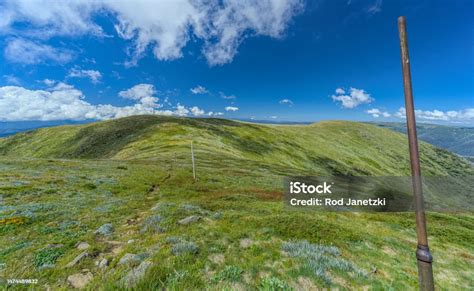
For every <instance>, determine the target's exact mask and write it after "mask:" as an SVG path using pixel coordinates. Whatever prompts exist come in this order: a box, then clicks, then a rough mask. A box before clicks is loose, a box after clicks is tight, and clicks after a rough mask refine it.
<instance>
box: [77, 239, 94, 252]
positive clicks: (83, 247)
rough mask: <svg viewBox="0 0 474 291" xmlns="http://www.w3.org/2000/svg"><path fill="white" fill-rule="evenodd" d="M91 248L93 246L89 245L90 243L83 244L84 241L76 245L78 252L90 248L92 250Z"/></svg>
mask: <svg viewBox="0 0 474 291" xmlns="http://www.w3.org/2000/svg"><path fill="white" fill-rule="evenodd" d="M90 246H91V245H90V244H88V243H86V242H83V241H82V242H78V243H77V244H76V248H77V249H78V250H81V251H83V250H87V249H88V248H90Z"/></svg>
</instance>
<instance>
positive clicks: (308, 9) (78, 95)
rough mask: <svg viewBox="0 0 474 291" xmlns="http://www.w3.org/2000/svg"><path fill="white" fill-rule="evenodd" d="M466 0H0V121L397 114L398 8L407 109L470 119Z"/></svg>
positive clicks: (422, 116)
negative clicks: (404, 36)
mask: <svg viewBox="0 0 474 291" xmlns="http://www.w3.org/2000/svg"><path fill="white" fill-rule="evenodd" d="M46 3H47V4H46ZM473 3H474V2H472V1H468V0H464V1H461V0H458V1H448V0H444V1H395V0H390V1H389V0H385V1H382V0H370V1H365V0H352V1H351V0H345V1H329V0H326V1H300V0H268V1H251V0H246V1H242V0H240V1H237V0H228V1H218V0H215V1H208V3H207V5H203V4H202V1H187V0H179V1H178V0H176V1H167V0H164V1H155V2H153V1H151V2H150V1H143V2H142V1H138V2H136V3H135V4H133V3H132V2H131V1H106V0H104V1H82V2H81V1H75V2H73V3H70V2H69V3H67V2H66V3H53V2H51V1H35V0H29V1H0V46H1V54H0V121H19V120H65V119H71V120H84V119H108V118H117V117H122V116H128V115H132V114H143V113H152V114H166V115H181V116H185V115H186V116H217V117H224V118H249V119H250V118H251V119H258V120H275V121H317V120H325V119H350V120H376V121H403V120H404V112H403V106H404V103H403V91H402V80H401V66H400V52H399V42H398V31H397V17H398V16H400V15H405V16H406V17H407V22H408V36H409V46H410V47H409V49H410V54H411V66H412V76H413V84H414V94H415V106H416V108H417V109H418V111H417V116H418V120H419V121H424V122H440V123H454V124H470V125H472V124H474V78H473V77H474V33H473V32H474V31H473V28H474V23H473V22H474V17H473V12H472V11H474V9H473V8H474V7H473V6H474V4H473Z"/></svg>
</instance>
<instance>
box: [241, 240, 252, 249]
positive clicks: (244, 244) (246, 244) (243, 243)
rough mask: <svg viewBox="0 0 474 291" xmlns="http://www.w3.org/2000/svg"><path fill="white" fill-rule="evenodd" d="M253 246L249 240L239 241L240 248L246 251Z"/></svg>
mask: <svg viewBox="0 0 474 291" xmlns="http://www.w3.org/2000/svg"><path fill="white" fill-rule="evenodd" d="M252 244H253V241H252V240H251V239H249V238H244V239H241V240H240V247H241V248H243V249H248V248H249V247H251V246H252Z"/></svg>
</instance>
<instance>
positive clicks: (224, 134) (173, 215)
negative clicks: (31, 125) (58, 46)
mask: <svg viewBox="0 0 474 291" xmlns="http://www.w3.org/2000/svg"><path fill="white" fill-rule="evenodd" d="M191 140H192V141H193V142H194V148H195V155H196V165H197V169H196V170H197V179H196V180H194V179H193V178H192V177H193V176H192V168H191V157H190V142H191ZM421 156H422V165H423V171H424V173H425V174H427V175H443V176H452V177H457V178H459V179H461V180H462V179H465V178H466V179H467V178H469V177H472V173H473V169H472V167H471V166H470V165H469V164H468V163H467V162H466V161H465V160H464V159H462V158H459V157H458V156H457V155H454V154H452V153H450V152H448V151H446V150H441V149H438V148H435V147H433V146H432V145H429V144H426V143H422V145H421ZM409 173H410V171H409V161H408V150H407V142H406V139H405V137H404V136H403V135H402V134H400V133H396V132H394V131H391V130H388V129H384V128H380V127H377V126H375V125H369V124H362V123H353V122H340V121H334V122H320V123H315V124H311V125H291V126H287V125H261V124H259V125H257V124H251V123H244V122H235V121H229V120H223V119H189V118H175V117H160V116H134V117H128V118H123V119H117V120H111V121H104V122H97V123H92V124H85V125H66V126H59V127H52V128H43V129H38V130H34V131H30V132H24V133H19V134H16V135H13V136H10V137H7V138H3V139H0V289H2V288H3V287H5V286H7V282H6V279H8V278H35V279H37V285H35V286H34V287H35V288H36V287H37V288H38V289H45V290H71V288H72V287H74V286H76V287H81V286H82V287H85V289H86V290H131V289H132V288H133V290H203V289H206V290H317V289H323V288H327V289H340V290H346V289H348V290H351V289H375V290H416V289H417V267H416V261H415V256H414V251H415V249H416V234H415V218H414V213H412V212H405V213H363V212H322V211H298V210H293V209H288V208H287V207H285V206H284V204H283V203H282V196H283V185H282V180H283V178H284V177H285V176H288V175H328V174H350V175H409ZM447 186H450V185H447ZM448 188H449V187H448ZM449 190H450V189H447V190H446V191H443V193H442V196H439V197H435V198H436V199H438V200H437V203H439V204H440V205H443V206H444V205H447V204H449V203H454V204H455V206H456V205H457V206H459V205H467V206H468V207H469V206H470V205H473V203H474V202H473V197H472V196H469V197H464V196H460V195H458V193H451V192H450V191H449ZM427 221H428V233H429V235H430V248H431V249H432V252H433V256H434V258H435V265H434V276H435V282H436V286H437V288H439V289H443V290H444V289H446V290H466V289H469V288H470V287H471V286H473V284H474V281H473V279H472V278H474V271H473V270H472V268H471V266H472V258H474V247H473V246H474V232H473V231H472V229H474V216H473V215H472V212H469V211H461V212H455V213H436V212H428V213H427ZM381 257H383V260H381V259H380V258H381ZM13 287H15V286H13ZM6 288H10V286H8V287H6Z"/></svg>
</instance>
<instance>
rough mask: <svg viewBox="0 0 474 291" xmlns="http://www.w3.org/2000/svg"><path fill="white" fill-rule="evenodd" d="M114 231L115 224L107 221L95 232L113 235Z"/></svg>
mask: <svg viewBox="0 0 474 291" xmlns="http://www.w3.org/2000/svg"><path fill="white" fill-rule="evenodd" d="M113 232H114V226H113V225H112V224H111V223H106V224H103V225H102V226H101V227H99V228H98V229H97V230H96V231H95V232H94V234H100V235H105V236H108V235H111V234H112V233H113Z"/></svg>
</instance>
